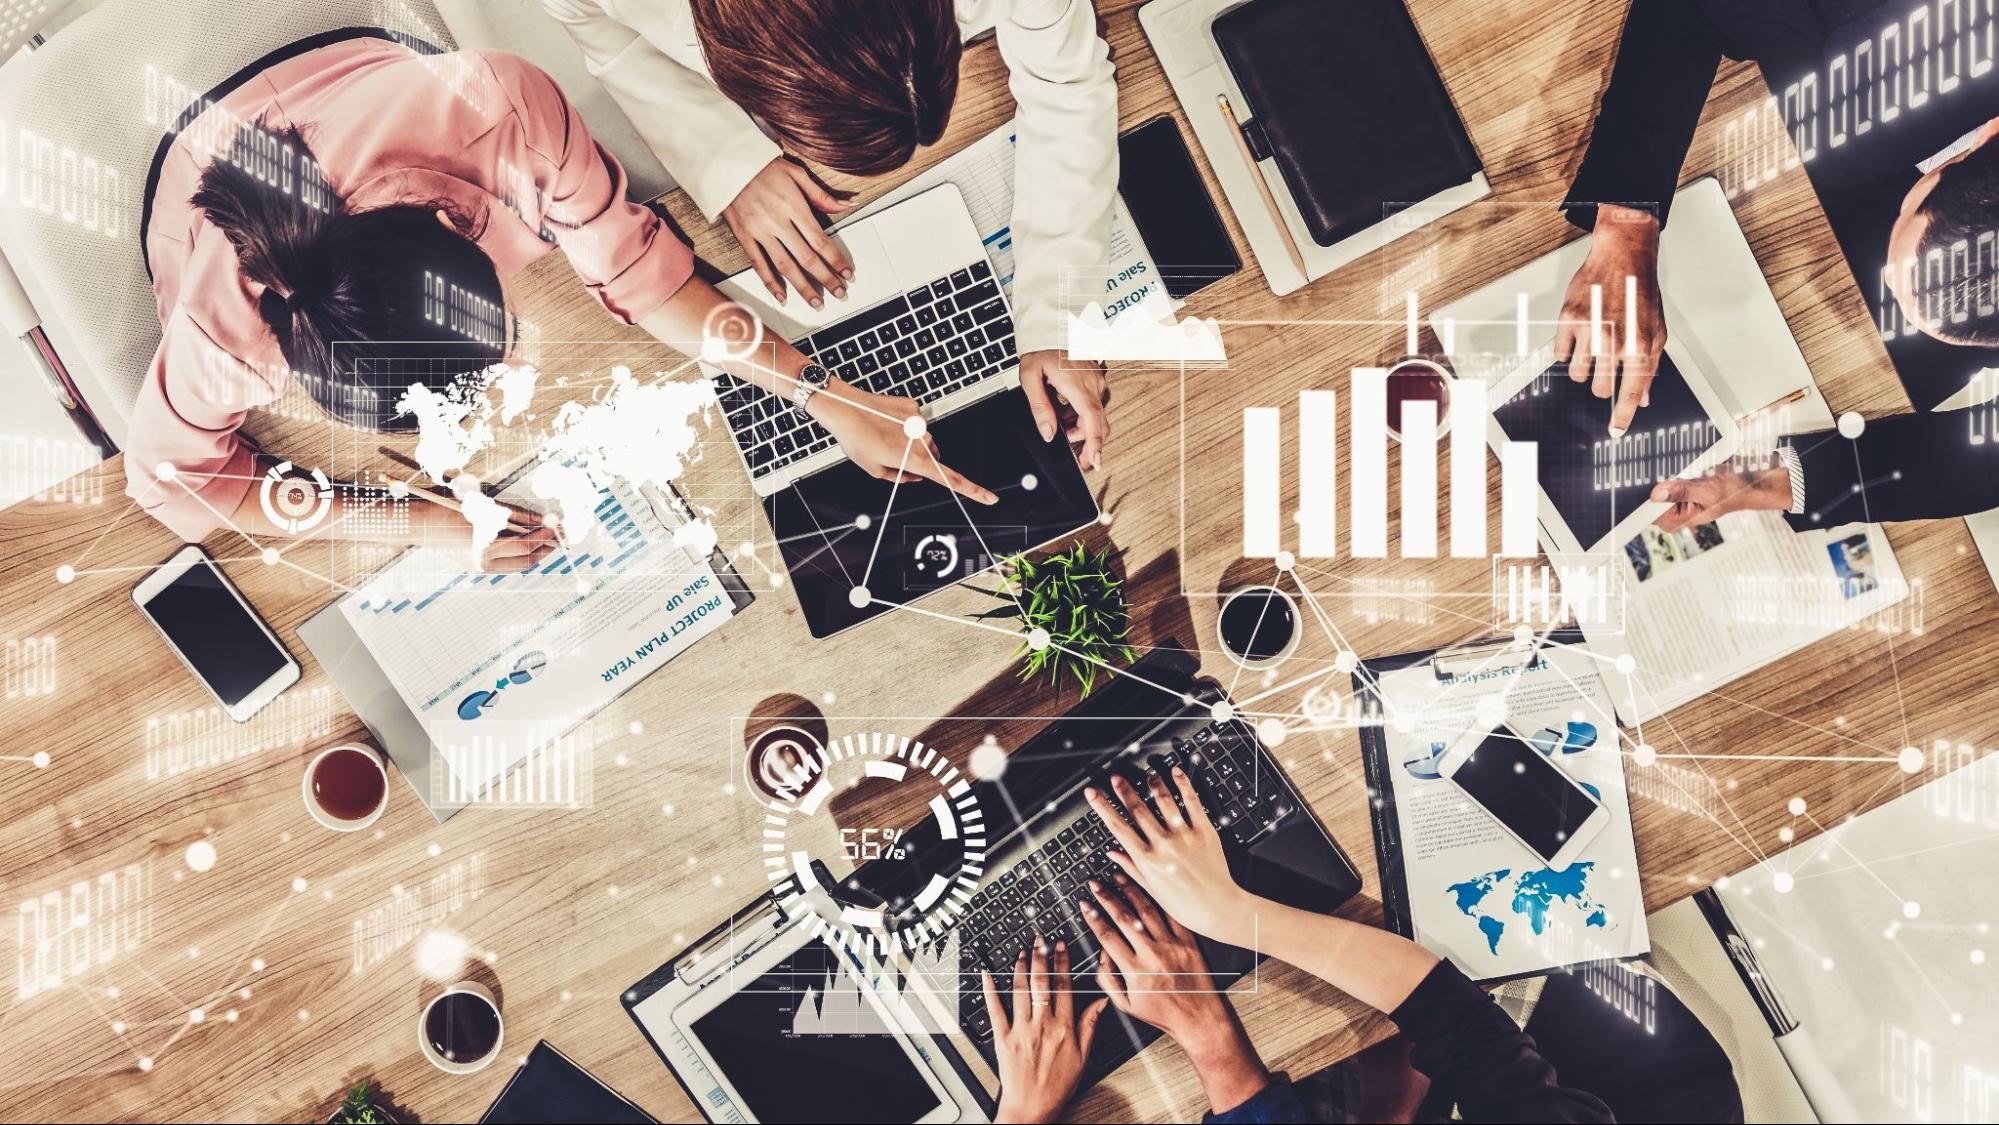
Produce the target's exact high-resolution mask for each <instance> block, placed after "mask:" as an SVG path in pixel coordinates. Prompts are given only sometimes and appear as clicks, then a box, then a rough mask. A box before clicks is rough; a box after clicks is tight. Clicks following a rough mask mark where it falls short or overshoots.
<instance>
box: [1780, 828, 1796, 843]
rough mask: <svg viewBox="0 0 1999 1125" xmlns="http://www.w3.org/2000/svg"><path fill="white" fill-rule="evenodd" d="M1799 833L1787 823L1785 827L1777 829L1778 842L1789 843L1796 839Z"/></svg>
mask: <svg viewBox="0 0 1999 1125" xmlns="http://www.w3.org/2000/svg"><path fill="white" fill-rule="evenodd" d="M1797 835H1798V834H1797V833H1796V832H1794V831H1792V830H1791V826H1790V825H1788V824H1786V825H1785V826H1784V827H1782V828H1779V829H1777V842H1778V843H1780V844H1788V843H1790V842H1791V841H1792V840H1794V839H1796V838H1797Z"/></svg>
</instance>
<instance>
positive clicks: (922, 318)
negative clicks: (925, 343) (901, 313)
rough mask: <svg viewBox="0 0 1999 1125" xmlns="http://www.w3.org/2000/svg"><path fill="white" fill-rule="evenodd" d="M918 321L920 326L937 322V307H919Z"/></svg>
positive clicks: (917, 312)
mask: <svg viewBox="0 0 1999 1125" xmlns="http://www.w3.org/2000/svg"><path fill="white" fill-rule="evenodd" d="M916 323H917V325H918V326H919V327H921V326H924V325H930V324H935V323H937V309H936V308H935V307H933V306H931V305H924V306H922V307H921V308H919V309H917V310H916Z"/></svg>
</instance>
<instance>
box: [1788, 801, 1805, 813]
mask: <svg viewBox="0 0 1999 1125" xmlns="http://www.w3.org/2000/svg"><path fill="white" fill-rule="evenodd" d="M1785 807H1786V808H1788V809H1790V810H1791V815H1792V816H1803V815H1805V799H1804V798H1803V797H1793V798H1791V803H1790V804H1788V805H1786V806H1785Z"/></svg>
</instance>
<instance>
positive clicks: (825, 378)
mask: <svg viewBox="0 0 1999 1125" xmlns="http://www.w3.org/2000/svg"><path fill="white" fill-rule="evenodd" d="M792 378H793V382H792V385H791V408H792V409H793V410H796V411H798V412H799V413H800V414H803V413H805V404H806V402H807V401H808V400H810V399H811V398H812V396H813V395H816V394H818V393H819V392H820V391H823V390H825V389H826V384H827V383H830V382H832V381H833V373H832V372H831V371H828V370H826V369H825V368H824V367H821V366H820V365H818V364H816V363H809V362H808V363H807V364H806V365H805V366H804V367H803V368H802V369H801V370H800V371H799V372H798V374H797V375H795V376H793V377H792Z"/></svg>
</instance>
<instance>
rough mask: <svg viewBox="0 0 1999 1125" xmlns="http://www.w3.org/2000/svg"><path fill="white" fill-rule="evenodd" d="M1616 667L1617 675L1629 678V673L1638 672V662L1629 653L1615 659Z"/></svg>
mask: <svg viewBox="0 0 1999 1125" xmlns="http://www.w3.org/2000/svg"><path fill="white" fill-rule="evenodd" d="M1616 666H1617V674H1618V675H1620V676H1629V675H1630V674H1631V673H1633V672H1636V671H1637V670H1638V661H1637V659H1636V658H1634V657H1633V656H1632V655H1631V654H1630V653H1628V652H1627V653H1625V654H1624V655H1622V656H1620V657H1618V658H1617V661H1616Z"/></svg>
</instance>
